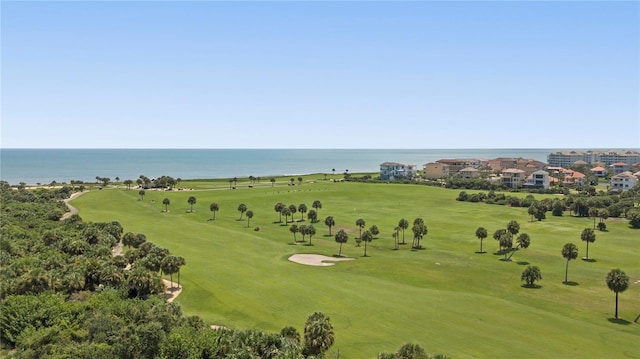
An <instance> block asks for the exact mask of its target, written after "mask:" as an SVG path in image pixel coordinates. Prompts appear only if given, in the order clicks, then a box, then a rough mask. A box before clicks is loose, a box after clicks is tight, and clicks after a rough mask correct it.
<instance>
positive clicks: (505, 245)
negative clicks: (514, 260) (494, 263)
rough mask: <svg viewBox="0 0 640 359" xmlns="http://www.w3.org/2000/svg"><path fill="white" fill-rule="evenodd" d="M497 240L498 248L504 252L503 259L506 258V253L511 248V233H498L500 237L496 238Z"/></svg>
mask: <svg viewBox="0 0 640 359" xmlns="http://www.w3.org/2000/svg"><path fill="white" fill-rule="evenodd" d="M498 242H499V243H500V248H501V250H502V252H503V254H504V260H505V261H506V260H508V259H507V254H509V252H510V251H511V250H512V248H513V235H512V234H511V232H509V231H504V232H501V233H500V238H498Z"/></svg>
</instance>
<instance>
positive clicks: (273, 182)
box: [269, 177, 276, 188]
mask: <svg viewBox="0 0 640 359" xmlns="http://www.w3.org/2000/svg"><path fill="white" fill-rule="evenodd" d="M269 181H271V187H272V188H273V185H274V184H275V183H276V179H275V178H273V177H271V179H269Z"/></svg>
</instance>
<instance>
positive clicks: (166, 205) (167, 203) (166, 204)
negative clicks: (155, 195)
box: [162, 197, 171, 212]
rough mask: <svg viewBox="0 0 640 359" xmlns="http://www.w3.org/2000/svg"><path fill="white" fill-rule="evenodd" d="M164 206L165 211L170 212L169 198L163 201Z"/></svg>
mask: <svg viewBox="0 0 640 359" xmlns="http://www.w3.org/2000/svg"><path fill="white" fill-rule="evenodd" d="M162 204H163V205H164V211H165V212H169V205H170V204H171V201H170V200H169V198H166V197H165V199H163V200H162Z"/></svg>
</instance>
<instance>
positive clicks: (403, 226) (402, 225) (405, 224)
mask: <svg viewBox="0 0 640 359" xmlns="http://www.w3.org/2000/svg"><path fill="white" fill-rule="evenodd" d="M398 227H400V229H402V244H405V243H404V230H405V229H407V228H409V221H407V220H406V219H404V218H402V219H400V221H399V222H398Z"/></svg>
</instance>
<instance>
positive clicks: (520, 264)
mask: <svg viewBox="0 0 640 359" xmlns="http://www.w3.org/2000/svg"><path fill="white" fill-rule="evenodd" d="M516 263H518V265H519V266H526V265H527V264H529V262H525V261H518V262H516Z"/></svg>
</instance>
